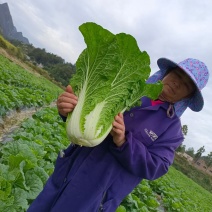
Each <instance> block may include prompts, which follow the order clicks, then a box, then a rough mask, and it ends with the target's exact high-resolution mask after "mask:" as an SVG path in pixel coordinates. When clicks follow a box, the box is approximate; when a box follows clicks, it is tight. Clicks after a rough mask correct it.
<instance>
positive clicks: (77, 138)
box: [66, 22, 162, 147]
mask: <svg viewBox="0 0 212 212" xmlns="http://www.w3.org/2000/svg"><path fill="white" fill-rule="evenodd" d="M79 30H80V31H81V33H82V35H83V37H84V40H85V43H86V45H87V48H86V49H84V50H83V51H82V53H81V54H80V56H79V58H78V60H77V62H76V73H75V74H74V75H73V77H72V78H71V80H70V85H71V86H72V88H73V90H74V92H75V94H76V95H77V96H78V103H77V105H76V107H75V109H74V110H73V111H72V112H71V113H69V115H68V117H67V121H66V131H67V135H68V137H69V139H70V141H71V142H72V143H75V144H78V145H81V146H88V147H93V146H96V145H98V144H100V143H101V142H102V141H103V140H104V139H105V138H106V136H107V135H108V134H109V132H110V131H111V129H112V122H113V121H114V117H115V115H117V114H118V113H119V112H122V113H123V112H124V111H125V110H128V109H130V108H131V107H133V106H135V105H137V104H138V103H139V104H141V100H140V99H141V97H142V96H148V97H150V98H151V99H155V98H157V97H158V95H159V93H160V92H161V89H162V84H161V83H157V84H146V83H145V81H146V80H147V79H148V77H149V74H150V59H149V56H148V54H147V53H146V52H145V51H143V52H141V51H140V49H139V47H138V45H137V42H136V40H135V38H134V37H132V36H131V35H129V34H125V33H119V34H116V35H114V34H112V33H111V32H110V31H108V30H107V29H104V28H103V27H101V26H100V25H97V24H95V23H91V22H87V23H84V24H82V25H81V26H80V27H79Z"/></svg>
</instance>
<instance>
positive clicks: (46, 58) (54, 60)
mask: <svg viewBox="0 0 212 212" xmlns="http://www.w3.org/2000/svg"><path fill="white" fill-rule="evenodd" d="M10 42H11V43H12V44H13V45H14V46H16V47H18V48H19V49H21V51H22V52H23V53H24V55H25V58H24V60H27V61H30V62H31V63H33V64H34V65H36V66H38V67H41V68H43V69H44V70H46V71H47V72H48V73H49V75H50V76H51V77H52V78H53V79H54V80H55V81H57V82H60V83H61V84H62V85H63V86H64V87H66V86H67V85H68V84H69V80H70V78H71V77H72V75H73V74H74V73H75V71H76V68H75V65H73V64H72V63H68V62H65V60H64V59H63V58H61V57H60V56H58V55H55V54H52V53H49V52H46V50H45V49H44V48H43V49H41V48H36V47H34V46H33V45H32V44H24V43H22V42H20V41H17V40H11V41H10Z"/></svg>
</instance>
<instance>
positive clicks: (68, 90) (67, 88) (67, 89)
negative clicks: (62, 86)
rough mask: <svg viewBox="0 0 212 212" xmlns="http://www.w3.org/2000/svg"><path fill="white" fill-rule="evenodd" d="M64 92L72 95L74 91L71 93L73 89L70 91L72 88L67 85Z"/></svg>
mask: <svg viewBox="0 0 212 212" xmlns="http://www.w3.org/2000/svg"><path fill="white" fill-rule="evenodd" d="M66 92H68V93H74V91H73V89H72V87H71V86H70V85H68V86H67V87H66Z"/></svg>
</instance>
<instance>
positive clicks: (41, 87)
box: [0, 56, 212, 212]
mask: <svg viewBox="0 0 212 212" xmlns="http://www.w3.org/2000/svg"><path fill="white" fill-rule="evenodd" d="M0 61H1V63H0V112H1V114H0V117H1V119H2V123H3V120H4V117H5V116H7V115H8V114H9V113H10V112H11V111H13V110H22V109H23V108H30V107H41V106H44V105H45V107H43V108H41V109H39V110H38V111H37V112H36V113H34V114H33V115H32V117H30V118H28V119H25V120H24V121H23V122H22V123H21V125H20V126H19V128H18V129H16V130H15V131H13V132H12V133H11V134H9V135H5V136H6V137H7V139H6V141H3V142H2V143H1V144H0V211H2V212H3V211H4V212H25V211H26V210H27V208H28V207H29V205H30V204H31V202H32V201H33V200H34V199H35V198H36V196H37V195H38V194H39V192H40V191H41V190H42V188H43V186H44V184H45V182H46V180H47V179H48V177H49V176H50V175H51V173H52V172H53V170H54V162H55V160H56V157H57V155H58V152H59V151H60V150H61V149H64V148H66V147H67V146H68V145H69V141H68V139H67V135H66V132H65V125H64V123H63V122H62V120H61V119H60V117H59V116H58V112H57V110H56V108H55V107H50V106H48V105H49V104H50V103H51V102H53V101H54V100H55V99H56V98H57V96H58V94H59V93H60V92H61V89H60V88H58V87H57V86H55V85H54V84H52V83H50V82H49V81H47V80H45V79H44V78H42V77H40V76H35V75H33V74H31V73H29V72H27V71H26V70H23V69H22V68H20V67H19V66H17V65H15V64H14V63H12V62H10V61H9V60H7V59H5V58H4V57H2V56H0ZM22 92H23V93H22ZM125 211H127V212H148V211H170V212H172V211H180V212H181V211H182V212H184V211H185V212H195V211H196V212H210V211H212V194H211V193H209V192H208V191H206V190H204V189H203V188H202V187H200V186H199V185H197V184H196V183H194V182H193V181H192V180H190V179H189V178H187V177H185V176H184V175H183V174H182V173H180V172H178V171H177V170H175V169H174V168H173V167H172V168H171V169H170V170H169V172H168V173H167V174H166V175H165V176H163V177H162V178H160V179H157V180H155V181H147V180H143V181H142V182H141V183H140V184H139V185H138V186H137V187H136V188H135V189H134V190H133V192H132V193H131V194H129V195H128V196H127V197H126V198H125V199H124V200H123V202H122V203H121V205H120V206H119V208H118V209H117V212H125Z"/></svg>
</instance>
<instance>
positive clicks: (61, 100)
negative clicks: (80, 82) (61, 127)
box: [57, 85, 78, 117]
mask: <svg viewBox="0 0 212 212" xmlns="http://www.w3.org/2000/svg"><path fill="white" fill-rule="evenodd" d="M77 100H78V98H77V96H75V95H74V92H73V90H72V87H71V86H70V85H68V86H67V87H66V90H65V92H64V93H62V94H61V95H60V96H59V97H58V99H57V109H58V112H59V114H61V115H62V116H65V117H67V116H68V113H70V112H71V111H73V109H74V108H75V106H76V104H77Z"/></svg>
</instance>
